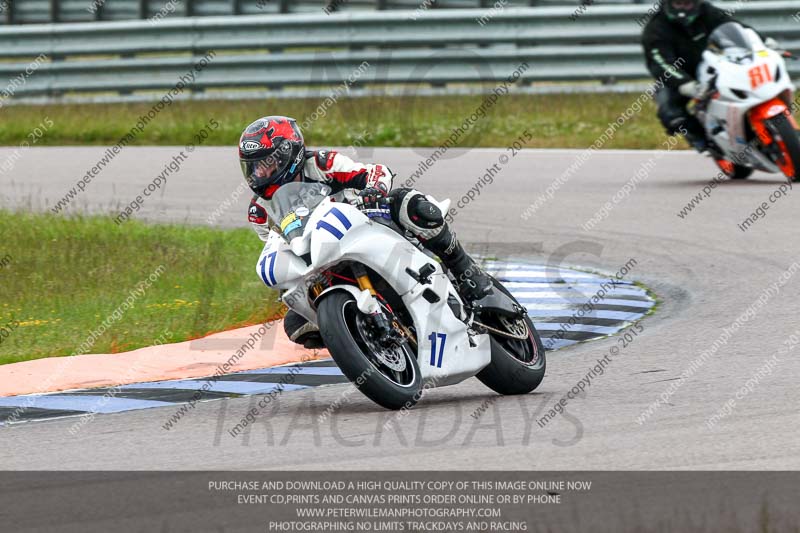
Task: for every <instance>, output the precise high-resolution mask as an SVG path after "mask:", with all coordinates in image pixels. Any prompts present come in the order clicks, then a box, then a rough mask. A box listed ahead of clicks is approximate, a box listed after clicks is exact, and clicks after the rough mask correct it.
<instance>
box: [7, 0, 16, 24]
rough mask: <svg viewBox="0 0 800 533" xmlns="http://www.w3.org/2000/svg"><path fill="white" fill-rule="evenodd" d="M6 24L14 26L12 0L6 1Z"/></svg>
mask: <svg viewBox="0 0 800 533" xmlns="http://www.w3.org/2000/svg"><path fill="white" fill-rule="evenodd" d="M6 24H14V0H6Z"/></svg>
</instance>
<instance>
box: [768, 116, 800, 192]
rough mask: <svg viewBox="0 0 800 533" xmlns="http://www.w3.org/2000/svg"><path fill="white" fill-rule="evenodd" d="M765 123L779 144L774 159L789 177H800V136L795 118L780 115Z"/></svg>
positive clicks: (775, 141) (794, 178)
mask: <svg viewBox="0 0 800 533" xmlns="http://www.w3.org/2000/svg"><path fill="white" fill-rule="evenodd" d="M765 123H766V125H767V128H768V129H769V131H770V132H771V133H772V135H773V140H774V143H775V144H777V150H775V155H774V156H773V158H772V159H773V161H774V162H775V164H776V165H778V167H779V168H780V169H781V172H783V174H784V175H785V176H786V177H787V178H789V179H793V180H796V179H798V178H800V137H798V132H797V130H796V129H795V127H794V120H791V119H790V118H789V117H787V116H786V115H778V116H776V117H772V118H770V119H767V120H766V121H765Z"/></svg>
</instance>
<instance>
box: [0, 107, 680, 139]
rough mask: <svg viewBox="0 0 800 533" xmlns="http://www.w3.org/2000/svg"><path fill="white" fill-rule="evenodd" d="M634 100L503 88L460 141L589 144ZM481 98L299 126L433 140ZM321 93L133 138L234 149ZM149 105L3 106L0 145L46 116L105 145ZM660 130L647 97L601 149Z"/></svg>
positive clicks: (210, 112) (200, 115) (335, 133)
mask: <svg viewBox="0 0 800 533" xmlns="http://www.w3.org/2000/svg"><path fill="white" fill-rule="evenodd" d="M638 97H639V95H637V94H603V95H594V94H575V95H509V96H505V97H501V98H500V99H499V101H498V102H497V104H496V105H495V106H494V107H492V108H490V109H489V111H488V113H487V114H486V116H485V118H481V119H479V120H478V121H477V122H476V124H475V126H473V127H472V128H471V129H470V130H469V133H468V134H467V135H465V136H464V137H463V138H462V139H461V140H460V141H459V143H458V145H459V146H461V147H506V146H508V145H510V144H511V143H512V142H513V141H515V140H517V138H518V137H519V136H520V134H521V133H522V132H523V131H524V130H526V129H527V130H529V131H530V132H531V133H532V134H533V140H532V141H530V142H528V143H526V144H525V146H526V147H528V148H587V147H588V146H589V145H591V144H592V143H594V142H595V140H596V139H597V138H598V137H599V136H600V135H601V134H602V133H603V131H605V129H606V128H607V127H608V124H609V123H611V122H614V121H616V120H617V118H618V117H619V116H620V115H621V114H622V113H624V112H625V111H626V110H627V109H628V107H629V106H630V105H631V104H632V103H633V102H634V101H635V100H636V99H637V98H638ZM483 98H484V97H482V96H426V97H416V98H414V97H374V98H372V97H370V98H349V99H348V98H342V99H340V100H339V101H338V102H337V103H335V104H333V105H330V106H328V108H327V112H326V114H325V116H323V117H321V118H318V119H317V120H314V121H312V123H311V125H310V126H309V127H308V128H306V129H305V131H304V133H305V136H306V141H307V142H308V144H309V145H311V146H337V145H338V146H341V145H344V146H349V145H351V144H354V143H355V144H357V145H366V146H399V147H408V146H420V147H425V146H439V145H440V144H442V143H443V142H444V141H445V140H446V139H447V138H448V137H449V136H450V133H451V131H452V129H453V128H454V127H456V126H457V125H459V124H462V123H463V122H464V119H465V118H466V117H469V116H470V115H471V114H472V113H473V112H474V111H475V109H476V108H478V107H479V106H480V105H481V102H482V100H483ZM322 102H323V99H320V98H297V99H269V100H238V101H237V100H221V101H207V102H176V103H173V104H172V105H171V106H169V107H166V108H165V109H164V110H163V111H161V113H160V114H159V115H158V116H157V117H156V118H155V120H153V121H152V122H151V123H150V124H148V125H147V126H146V128H145V131H144V132H143V133H141V134H140V135H139V136H138V137H137V139H136V141H135V143H134V144H139V145H185V144H187V143H189V142H193V136H194V135H195V134H196V133H197V132H198V131H200V130H203V129H204V128H207V125H208V123H209V121H210V120H211V119H216V121H218V122H219V124H220V125H219V127H218V128H216V129H214V130H213V131H211V132H210V137H209V138H208V139H207V140H206V144H213V145H224V146H234V145H235V144H236V142H237V141H238V139H239V134H240V133H241V131H242V130H243V129H244V127H245V126H247V124H249V123H250V122H251V121H253V120H254V119H256V118H258V117H260V116H264V115H270V114H282V115H288V116H293V117H295V118H297V119H298V121H299V122H301V123H302V122H304V121H305V120H306V119H307V118H309V117H312V116H313V113H314V111H315V110H316V109H317V108H318V106H320V104H321V103H322ZM152 105H153V104H152V103H142V104H125V105H120V104H107V105H106V104H82V105H47V106H7V107H6V108H5V109H3V120H2V121H1V122H0V144H3V145H18V144H19V143H20V142H22V141H23V140H25V139H26V138H27V137H28V135H29V132H31V130H32V129H33V128H34V127H35V126H36V125H38V124H40V123H41V122H42V121H43V120H44V119H45V118H49V119H50V120H52V122H53V126H52V127H50V128H49V129H48V130H47V131H46V133H45V134H44V136H42V137H41V138H39V139H38V140H37V142H36V144H37V145H86V144H98V145H110V144H113V143H115V142H116V141H117V140H119V139H120V138H121V137H123V136H124V135H125V134H126V132H128V131H129V130H130V129H131V127H133V126H134V125H135V124H136V122H137V120H138V119H139V116H140V115H146V114H147V112H148V111H149V110H150V109H151V107H152ZM663 139H664V133H663V130H662V128H661V126H660V125H659V123H658V120H657V119H656V117H655V107H654V106H653V104H652V102H648V103H647V104H646V105H645V106H643V108H642V110H641V112H639V113H637V114H635V115H634V116H633V117H632V118H631V119H629V120H628V121H627V122H626V123H625V125H624V126H623V127H621V128H619V129H618V130H617V133H616V135H615V136H614V138H613V139H612V140H611V141H610V142H608V143H606V144H605V146H604V148H642V149H644V148H660V147H661V143H662V142H663Z"/></svg>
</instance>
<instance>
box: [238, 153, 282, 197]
mask: <svg viewBox="0 0 800 533" xmlns="http://www.w3.org/2000/svg"><path fill="white" fill-rule="evenodd" d="M291 157H292V151H291V150H276V151H275V152H274V153H272V154H270V155H268V156H267V157H264V158H261V159H250V160H248V159H243V160H240V163H241V166H242V174H243V175H244V179H245V180H246V181H247V184H248V185H249V186H250V188H251V189H253V191H255V192H256V193H257V194H260V192H259V191H263V190H264V189H265V188H266V187H268V186H270V185H278V184H280V183H281V182H282V181H283V180H284V179H285V178H286V177H287V174H288V170H289V166H290V165H291V164H292V161H291Z"/></svg>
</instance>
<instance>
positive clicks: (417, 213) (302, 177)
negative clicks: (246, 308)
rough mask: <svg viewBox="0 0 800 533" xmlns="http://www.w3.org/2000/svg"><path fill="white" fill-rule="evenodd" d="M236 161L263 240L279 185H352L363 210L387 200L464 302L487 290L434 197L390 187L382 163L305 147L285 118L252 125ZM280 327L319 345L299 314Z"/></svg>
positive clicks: (342, 187) (250, 215) (355, 202)
mask: <svg viewBox="0 0 800 533" xmlns="http://www.w3.org/2000/svg"><path fill="white" fill-rule="evenodd" d="M239 160H240V163H241V167H242V173H243V174H244V177H245V180H246V181H247V183H248V185H249V186H250V188H251V189H252V191H253V193H254V196H253V198H252V200H251V202H250V207H249V210H248V220H249V221H250V222H251V224H252V225H253V228H254V229H255V231H256V233H258V235H259V237H260V238H261V239H262V240H264V241H266V239H267V236H268V235H269V220H268V218H267V211H266V209H265V205H266V203H267V201H268V200H269V199H270V198H271V197H272V195H273V194H274V193H275V191H277V190H278V188H280V186H281V185H285V184H286V183H290V182H293V181H315V182H321V183H324V184H326V185H328V186H329V187H331V189H332V191H333V192H334V193H337V192H341V191H344V190H346V189H354V190H355V191H357V192H356V194H354V195H353V197H352V200H350V203H352V204H353V205H356V206H357V207H359V208H361V209H364V210H368V209H375V208H378V207H381V206H384V207H385V206H386V204H387V203H388V204H389V205H388V207H389V212H390V216H391V218H392V220H393V221H394V222H395V223H396V224H397V225H398V226H400V227H401V228H402V229H404V230H406V231H407V232H409V233H410V234H411V235H413V236H414V237H416V238H417V239H418V240H419V241H420V243H421V244H422V246H424V247H425V248H426V249H428V250H429V251H431V252H433V253H434V254H436V255H437V256H438V257H439V258H440V259H441V260H442V263H444V265H445V266H446V267H447V268H448V269H449V270H450V271H451V273H452V274H453V276H454V278H455V280H456V287H457V289H458V291H459V293H460V294H461V296H462V297H463V298H464V299H465V300H467V301H468V302H476V301H478V300H480V299H481V298H483V297H485V296H486V295H488V294H489V293H490V292H491V290H492V289H491V286H492V283H491V279H490V278H489V276H488V275H487V274H485V273H484V272H483V271H482V270H481V269H480V268H479V267H477V265H476V264H475V262H474V261H473V260H472V258H470V256H469V255H468V254H467V253H466V251H465V250H464V248H463V246H462V245H461V243H460V242H459V241H458V239H457V238H456V235H455V233H453V232H452V231H451V229H450V227H449V225H448V224H447V223H446V222H445V220H444V215H443V213H442V212H441V210H440V209H439V208H438V207H437V206H436V205H435V204H434V203H432V202H431V200H433V198H430V197H427V196H426V195H425V194H423V193H421V192H419V191H417V190H414V189H409V188H398V189H394V190H393V189H392V179H393V178H394V176H393V174H392V172H391V170H389V168H388V167H386V166H385V165H380V164H365V163H358V162H355V161H353V160H352V159H350V158H349V157H347V156H346V155H344V154H340V153H338V152H335V151H331V150H313V151H312V150H306V147H305V143H304V140H303V135H302V133H301V132H300V128H299V127H298V126H297V123H296V121H295V120H294V119H292V118H289V117H283V116H268V117H263V118H260V119H258V120H256V121H255V122H253V123H252V124H250V125H249V126H248V127H247V128H246V129H245V130H244V132H243V133H242V136H241V138H240V140H239ZM387 199H391V201H390V202H388V201H387ZM284 327H285V328H286V333H287V335H288V336H289V338H290V339H291V340H293V341H294V342H297V343H299V344H304V345H305V346H306V347H309V348H315V347H320V346H321V340H322V339H321V337H320V335H319V331H318V330H317V329H316V327H315V326H313V325H312V324H310V323H308V322H307V321H306V320H305V319H304V318H303V317H301V316H300V315H298V314H297V313H294V312H293V311H289V312H288V313H287V315H286V318H285V320H284Z"/></svg>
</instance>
